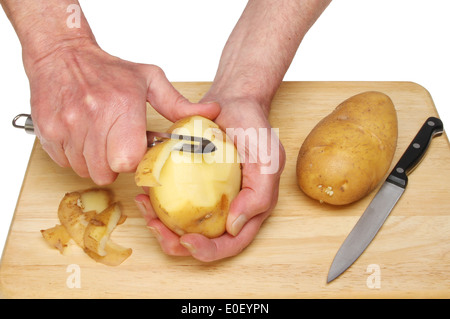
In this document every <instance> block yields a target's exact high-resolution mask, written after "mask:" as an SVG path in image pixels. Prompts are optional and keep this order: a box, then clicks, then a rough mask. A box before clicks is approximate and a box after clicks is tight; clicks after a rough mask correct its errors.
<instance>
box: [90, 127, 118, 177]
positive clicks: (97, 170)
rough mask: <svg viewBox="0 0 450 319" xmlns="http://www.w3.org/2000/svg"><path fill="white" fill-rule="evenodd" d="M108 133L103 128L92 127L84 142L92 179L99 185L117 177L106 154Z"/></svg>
mask: <svg viewBox="0 0 450 319" xmlns="http://www.w3.org/2000/svg"><path fill="white" fill-rule="evenodd" d="M106 142H107V133H106V132H105V130H103V129H101V128H91V129H90V130H89V131H88V133H87V135H86V139H85V142H84V150H83V155H84V158H85V160H86V165H87V168H88V171H89V175H90V177H91V179H92V180H93V181H94V183H96V184H97V185H108V184H111V183H112V182H114V180H115V179H116V178H117V175H118V174H117V173H116V172H114V171H113V170H112V169H111V168H110V167H109V163H108V159H107V156H106Z"/></svg>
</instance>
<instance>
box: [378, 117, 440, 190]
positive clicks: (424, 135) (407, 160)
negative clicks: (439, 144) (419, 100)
mask: <svg viewBox="0 0 450 319" xmlns="http://www.w3.org/2000/svg"><path fill="white" fill-rule="evenodd" d="M443 131H444V124H443V123H442V121H441V120H440V119H438V118H436V117H429V118H428V119H427V120H426V121H425V123H424V124H423V125H422V128H421V129H420V131H419V132H418V133H417V135H416V137H414V139H413V140H412V142H411V144H409V146H408V148H407V149H406V151H405V153H403V155H402V157H401V158H400V160H399V161H398V163H397V165H395V167H394V169H393V170H392V172H391V174H389V176H388V178H387V181H389V182H390V183H393V184H395V185H397V186H400V187H402V188H406V185H407V184H408V176H407V175H409V173H411V172H412V170H413V169H414V168H415V167H416V166H417V164H419V162H420V160H421V159H422V158H423V156H424V155H425V152H426V150H427V149H428V145H430V141H431V139H432V138H433V137H434V136H435V135H438V134H441V133H442V132H443Z"/></svg>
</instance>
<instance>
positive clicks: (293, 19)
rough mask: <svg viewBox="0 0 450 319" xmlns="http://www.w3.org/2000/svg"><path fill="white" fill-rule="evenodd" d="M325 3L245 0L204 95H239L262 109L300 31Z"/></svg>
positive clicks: (316, 0)
mask: <svg viewBox="0 0 450 319" xmlns="http://www.w3.org/2000/svg"><path fill="white" fill-rule="evenodd" d="M330 2H331V0H250V1H249V3H248V4H247V6H246V8H245V10H244V12H243V14H242V16H241V17H240V19H239V21H238V23H237V24H236V26H235V28H234V30H233V32H232V33H231V35H230V37H229V39H228V41H227V43H226V45H225V48H224V50H223V53H222V56H221V59H220V63H219V67H218V71H217V74H216V77H215V79H214V83H213V85H212V87H211V90H210V91H209V92H208V95H207V96H208V97H207V98H211V99H214V98H215V97H217V95H220V96H221V97H224V96H226V97H227V98H229V99H235V98H240V97H245V98H251V99H254V100H256V101H257V102H258V103H259V104H261V105H264V106H265V107H267V108H268V107H269V106H270V102H271V100H272V98H273V96H274V94H275V93H276V91H277V89H278V87H279V85H280V83H281V81H282V80H283V77H284V75H285V73H286V71H287V70H288V68H289V66H290V64H291V62H292V59H293V58H294V56H295V53H296V51H297V49H298V46H299V45H300V42H301V41H302V39H303V37H304V35H305V34H306V32H307V31H308V30H309V28H310V27H311V26H312V24H313V23H314V22H315V21H316V20H317V18H318V17H319V16H320V14H321V13H322V12H323V10H324V9H325V8H326V6H327V5H328V4H329V3H330ZM219 102H220V101H219Z"/></svg>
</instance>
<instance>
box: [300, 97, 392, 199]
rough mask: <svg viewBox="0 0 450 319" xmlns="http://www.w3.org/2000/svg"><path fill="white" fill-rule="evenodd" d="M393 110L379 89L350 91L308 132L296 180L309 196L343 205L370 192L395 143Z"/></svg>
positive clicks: (390, 158)
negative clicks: (351, 94) (345, 97)
mask: <svg viewBox="0 0 450 319" xmlns="http://www.w3.org/2000/svg"><path fill="white" fill-rule="evenodd" d="M397 134H398V133H397V113H396V110H395V107H394V104H393V103H392V101H391V99H390V98H389V97H388V96H387V95H385V94H383V93H381V92H364V93H361V94H358V95H355V96H353V97H351V98H349V99H347V100H345V101H344V102H342V103H341V104H340V105H338V106H337V107H336V109H335V110H334V111H333V112H332V113H331V114H329V115H328V116H327V117H325V118H324V119H322V120H321V121H320V122H319V123H318V124H317V125H316V126H315V127H314V129H313V130H312V131H311V132H310V134H309V135H308V136H307V138H306V139H305V141H304V142H303V145H302V146H301V148H300V151H299V154H298V158H297V168H296V171H297V181H298V185H299V187H300V188H301V189H302V191H303V192H304V193H305V194H307V195H308V196H310V197H312V198H314V199H317V200H319V201H321V202H325V203H329V204H334V205H345V204H349V203H352V202H355V201H357V200H359V199H361V198H363V197H364V196H366V195H367V194H369V193H370V192H371V191H372V190H373V189H374V188H375V187H376V186H377V185H378V184H379V182H380V181H381V180H382V179H383V177H384V175H385V174H386V173H387V171H388V169H389V167H390V165H391V162H392V158H393V156H394V153H395V149H396V146H397Z"/></svg>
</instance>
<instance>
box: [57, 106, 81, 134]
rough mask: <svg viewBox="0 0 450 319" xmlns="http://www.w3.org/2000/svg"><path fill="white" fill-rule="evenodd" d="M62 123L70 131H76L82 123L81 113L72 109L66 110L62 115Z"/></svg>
mask: <svg viewBox="0 0 450 319" xmlns="http://www.w3.org/2000/svg"><path fill="white" fill-rule="evenodd" d="M61 122H62V124H63V125H64V127H67V128H68V129H69V130H70V129H74V128H75V127H76V126H77V125H78V124H79V122H80V120H79V112H78V111H77V110H75V109H72V108H70V109H67V110H64V112H63V113H62V114H61Z"/></svg>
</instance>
